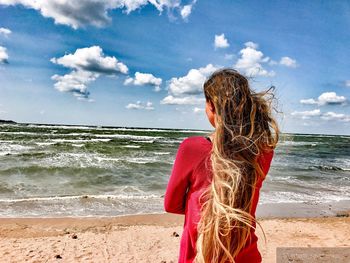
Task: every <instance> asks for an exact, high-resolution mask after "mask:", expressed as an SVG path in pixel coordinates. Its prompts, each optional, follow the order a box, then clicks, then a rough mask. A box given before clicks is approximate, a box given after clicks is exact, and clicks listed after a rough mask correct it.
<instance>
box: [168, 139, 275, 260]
mask: <svg viewBox="0 0 350 263" xmlns="http://www.w3.org/2000/svg"><path fill="white" fill-rule="evenodd" d="M211 150H212V142H211V141H210V140H209V139H208V138H206V137H203V136H193V137H189V138H186V139H185V140H184V141H183V142H182V143H181V145H180V147H179V149H178V153H177V156H176V160H175V163H174V167H173V170H172V174H171V177H170V180H169V183H168V187H167V190H166V194H165V200H164V206H165V210H166V211H167V212H171V213H178V214H185V222H184V229H183V233H182V237H181V243H180V255H179V262H193V260H194V258H195V256H196V241H197V236H198V231H197V224H198V222H199V220H200V209H201V206H202V204H201V203H200V201H199V200H200V196H201V194H202V193H203V191H204V190H205V189H206V188H207V187H208V186H209V185H210V183H211V180H212V166H211V162H210V153H211ZM272 156H273V151H271V152H265V153H264V154H263V155H261V156H260V157H259V161H258V162H259V164H260V166H261V168H262V170H263V171H264V174H265V175H266V174H267V172H268V170H269V167H270V163H271V159H272ZM262 181H263V179H262V178H259V180H258V181H257V183H256V186H255V191H254V196H253V201H252V202H253V204H252V209H251V211H250V213H251V215H252V216H254V217H255V211H256V206H257V203H258V200H259V191H260V188H261V185H262ZM254 226H255V224H254ZM257 240H258V238H257V237H256V235H255V232H254V229H252V231H251V234H250V238H249V239H248V241H247V243H246V244H245V246H244V247H243V249H242V250H241V252H240V253H239V254H238V255H237V257H236V258H235V261H236V262H252V263H253V262H261V255H260V253H259V251H258V248H257Z"/></svg>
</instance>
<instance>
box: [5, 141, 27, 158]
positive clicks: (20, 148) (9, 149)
mask: <svg viewBox="0 0 350 263" xmlns="http://www.w3.org/2000/svg"><path fill="white" fill-rule="evenodd" d="M0 145H1V149H0V156H5V155H12V154H18V153H24V152H28V151H30V150H32V149H33V147H31V146H26V145H20V144H5V143H1V144H0Z"/></svg>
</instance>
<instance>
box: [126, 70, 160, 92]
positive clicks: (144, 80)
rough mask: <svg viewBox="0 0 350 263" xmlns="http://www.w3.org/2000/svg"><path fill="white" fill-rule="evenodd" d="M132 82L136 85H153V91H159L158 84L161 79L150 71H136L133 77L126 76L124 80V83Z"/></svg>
mask: <svg viewBox="0 0 350 263" xmlns="http://www.w3.org/2000/svg"><path fill="white" fill-rule="evenodd" d="M129 84H133V85H136V86H143V85H150V86H154V91H160V85H162V79H161V78H157V77H155V76H153V75H152V74H150V73H140V72H136V73H135V77H134V78H131V77H128V78H127V79H126V80H125V81H124V85H129Z"/></svg>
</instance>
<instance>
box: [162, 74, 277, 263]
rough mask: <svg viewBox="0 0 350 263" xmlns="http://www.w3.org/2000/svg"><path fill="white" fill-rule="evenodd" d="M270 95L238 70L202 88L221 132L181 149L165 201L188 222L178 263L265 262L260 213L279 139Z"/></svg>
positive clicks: (211, 79) (196, 139) (167, 207)
mask: <svg viewBox="0 0 350 263" xmlns="http://www.w3.org/2000/svg"><path fill="white" fill-rule="evenodd" d="M271 90H272V89H269V90H267V91H266V92H261V93H256V92H254V91H252V90H251V89H250V87H249V83H248V80H247V79H246V78H245V77H244V76H242V75H241V74H239V73H238V72H237V71H235V70H233V69H221V70H218V71H216V72H214V73H213V74H212V75H211V76H210V77H209V78H208V80H207V81H206V82H205V83H204V95H205V98H206V114H207V117H208V120H209V122H210V123H211V125H212V126H213V127H214V128H215V131H214V132H213V134H211V136H209V137H202V136H193V137H189V138H186V139H185V140H183V141H182V143H181V144H180V146H179V149H178V152H177V155H176V159H175V163H174V167H173V170H172V173H171V176H170V179H169V183H168V186H167V189H166V193H165V198H164V208H165V210H166V211H167V212H170V213H177V214H185V222H184V229H183V234H182V237H181V244H180V256H179V262H193V261H196V262H245V263H255V262H261V255H260V253H259V251H258V247H257V239H258V238H257V236H256V235H255V228H256V220H255V211H256V206H257V203H258V199H259V190H260V188H261V185H262V182H263V180H264V179H265V176H266V174H267V172H268V170H269V168H270V163H271V160H272V157H273V152H274V151H273V149H274V148H275V147H276V144H277V141H278V134H279V130H278V126H277V123H276V121H275V120H274V118H273V117H272V113H271V99H273V94H271V93H270V91H271ZM268 95H272V96H268Z"/></svg>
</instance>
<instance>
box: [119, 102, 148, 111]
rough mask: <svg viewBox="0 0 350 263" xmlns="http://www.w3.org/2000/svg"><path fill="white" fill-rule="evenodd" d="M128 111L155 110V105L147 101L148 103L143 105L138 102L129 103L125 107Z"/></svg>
mask: <svg viewBox="0 0 350 263" xmlns="http://www.w3.org/2000/svg"><path fill="white" fill-rule="evenodd" d="M125 108H127V109H129V110H130V109H132V110H154V107H153V103H152V102H150V101H147V102H146V103H142V102H141V101H137V102H136V103H129V104H128V105H126V106H125Z"/></svg>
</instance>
